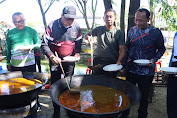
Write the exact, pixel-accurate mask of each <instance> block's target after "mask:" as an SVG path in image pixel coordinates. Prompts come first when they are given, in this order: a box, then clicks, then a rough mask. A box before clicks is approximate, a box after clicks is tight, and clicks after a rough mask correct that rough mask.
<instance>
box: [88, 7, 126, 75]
mask: <svg viewBox="0 0 177 118" xmlns="http://www.w3.org/2000/svg"><path fill="white" fill-rule="evenodd" d="M104 21H105V23H106V25H105V26H99V27H96V28H95V29H93V30H92V31H91V32H89V33H87V34H86V35H85V39H87V40H89V42H93V40H92V38H90V36H91V35H92V36H96V38H97V48H96V50H95V52H94V65H95V66H96V65H98V64H100V65H101V67H103V66H105V65H108V64H118V65H120V64H121V61H122V59H123V57H124V55H125V38H124V33H123V32H122V31H121V30H118V29H117V28H116V27H115V26H114V22H115V21H116V12H115V10H113V9H108V10H106V11H105V13H104ZM94 73H95V74H105V75H108V76H113V77H116V76H117V72H113V73H110V72H105V71H103V69H102V68H100V69H98V70H95V71H94Z"/></svg>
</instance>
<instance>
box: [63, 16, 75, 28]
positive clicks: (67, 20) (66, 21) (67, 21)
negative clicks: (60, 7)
mask: <svg viewBox="0 0 177 118" xmlns="http://www.w3.org/2000/svg"><path fill="white" fill-rule="evenodd" d="M62 22H63V24H64V25H65V26H67V27H69V26H71V25H72V24H73V22H74V18H66V17H65V16H64V15H62Z"/></svg>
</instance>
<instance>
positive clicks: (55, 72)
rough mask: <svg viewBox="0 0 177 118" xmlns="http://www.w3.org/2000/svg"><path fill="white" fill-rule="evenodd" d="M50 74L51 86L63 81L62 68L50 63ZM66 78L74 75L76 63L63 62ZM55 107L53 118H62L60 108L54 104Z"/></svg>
mask: <svg viewBox="0 0 177 118" xmlns="http://www.w3.org/2000/svg"><path fill="white" fill-rule="evenodd" d="M49 63H50V72H51V84H53V83H54V82H56V81H57V80H59V79H61V74H62V70H61V68H60V66H58V65H53V64H52V62H51V61H50V62H49ZM62 66H63V69H64V72H65V74H66V75H65V76H66V77H67V76H72V75H73V74H74V67H75V63H74V62H63V63H62ZM53 107H54V114H53V118H59V117H60V107H59V106H58V105H57V104H56V103H54V102H53Z"/></svg>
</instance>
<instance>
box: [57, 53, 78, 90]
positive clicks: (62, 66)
mask: <svg viewBox="0 0 177 118" xmlns="http://www.w3.org/2000/svg"><path fill="white" fill-rule="evenodd" d="M55 55H56V57H57V58H59V57H58V54H57V52H56V51H55ZM59 64H60V67H61V71H62V73H63V75H64V79H65V80H66V84H67V86H68V89H69V91H70V93H80V89H74V88H71V87H70V86H69V82H68V80H67V79H66V75H65V72H64V69H63V66H62V64H61V62H60V63H59Z"/></svg>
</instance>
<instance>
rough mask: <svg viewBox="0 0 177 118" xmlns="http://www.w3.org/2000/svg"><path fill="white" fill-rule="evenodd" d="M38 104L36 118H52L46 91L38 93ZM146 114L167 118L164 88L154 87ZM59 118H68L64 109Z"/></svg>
mask: <svg viewBox="0 0 177 118" xmlns="http://www.w3.org/2000/svg"><path fill="white" fill-rule="evenodd" d="M39 102H40V104H41V105H42V108H41V110H39V111H38V118H52V114H53V106H52V100H51V98H50V96H49V91H48V90H42V91H40V93H39ZM138 106H139V104H137V105H135V106H134V107H132V109H131V112H130V115H129V118H137V111H138V110H137V109H138ZM148 113H149V114H148V118H167V112H166V87H165V86H156V87H155V90H154V96H153V98H152V103H149V108H148ZM61 118H68V117H67V115H66V113H65V110H64V109H61Z"/></svg>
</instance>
